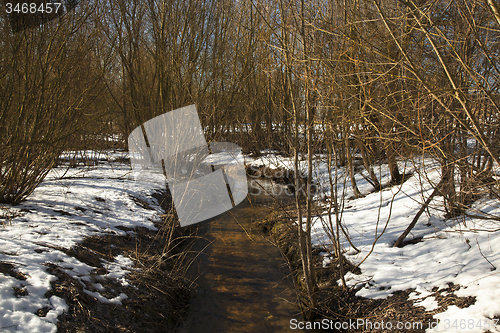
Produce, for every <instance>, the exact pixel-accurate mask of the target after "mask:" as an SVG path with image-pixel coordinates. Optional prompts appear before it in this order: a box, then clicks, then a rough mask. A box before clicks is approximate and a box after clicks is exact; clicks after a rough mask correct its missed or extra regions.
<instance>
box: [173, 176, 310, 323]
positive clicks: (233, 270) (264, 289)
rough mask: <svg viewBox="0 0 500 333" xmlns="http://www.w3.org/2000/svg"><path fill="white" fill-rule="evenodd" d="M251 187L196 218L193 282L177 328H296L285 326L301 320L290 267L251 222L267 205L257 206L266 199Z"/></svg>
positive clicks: (262, 214)
mask: <svg viewBox="0 0 500 333" xmlns="http://www.w3.org/2000/svg"><path fill="white" fill-rule="evenodd" d="M267 185H269V184H267ZM256 188H257V187H254V188H253V191H254V193H253V195H250V196H249V198H250V201H249V200H245V201H244V202H242V203H241V204H240V205H238V206H237V207H236V208H235V209H233V210H231V211H229V212H226V213H224V214H222V215H220V216H218V217H217V218H215V219H214V220H213V221H211V222H202V223H200V231H201V232H200V234H199V236H201V237H202V238H200V239H199V240H198V241H196V242H195V244H194V248H192V251H193V253H199V255H198V256H197V258H196V260H195V261H194V262H193V264H192V265H191V267H190V269H189V277H190V278H191V279H192V280H194V281H195V283H196V285H197V287H196V288H195V290H194V292H193V295H192V297H191V306H190V309H189V313H188V316H187V318H186V320H185V322H184V326H183V328H182V329H181V332H182V333H198V332H199V333H205V332H206V333H211V332H214V333H215V332H217V333H220V332H300V330H292V329H291V328H290V320H291V319H293V318H295V319H297V320H301V316H300V310H299V308H298V306H297V305H296V301H297V296H296V294H295V291H294V288H293V282H292V280H291V277H290V270H289V268H288V267H287V265H286V264H285V261H284V259H283V258H282V256H281V254H280V251H279V249H278V248H277V247H275V246H274V245H273V244H272V243H271V239H270V237H268V236H266V235H264V234H263V233H262V231H261V230H260V229H259V228H258V227H257V226H256V225H254V224H253V222H254V221H256V220H259V219H263V218H264V217H265V216H266V215H267V214H268V213H269V212H270V210H271V208H266V207H262V206H259V205H260V204H262V203H265V202H267V203H268V204H269V203H270V202H271V201H270V198H269V197H267V196H263V195H258V196H256V195H255V194H256V193H255V192H256V191H257V192H259V191H258V190H256ZM250 190H252V186H251V188H250ZM292 199H293V198H290V197H285V198H282V200H284V201H287V200H288V201H290V200H292Z"/></svg>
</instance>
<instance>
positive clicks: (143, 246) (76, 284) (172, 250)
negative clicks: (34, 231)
mask: <svg viewBox="0 0 500 333" xmlns="http://www.w3.org/2000/svg"><path fill="white" fill-rule="evenodd" d="M155 198H156V199H158V201H159V202H163V205H162V206H163V208H164V209H166V211H168V208H169V207H171V202H170V200H169V198H168V196H166V194H165V193H157V195H156V196H155ZM137 203H138V204H145V205H146V203H141V202H140V200H139V199H137ZM176 223H177V222H176V221H175V218H174V216H173V215H172V214H171V213H167V214H165V216H164V219H163V222H162V223H158V224H155V226H156V227H157V228H158V230H157V231H155V230H150V229H147V228H135V229H127V228H122V229H123V230H124V231H127V232H128V235H127V236H115V235H105V236H94V237H89V238H86V239H84V240H83V241H82V242H81V243H79V244H78V245H77V246H75V247H73V248H71V249H60V250H63V251H64V252H65V253H67V254H68V255H70V256H72V257H75V258H76V259H78V260H79V261H81V262H84V263H86V264H88V265H90V266H92V267H95V269H94V270H93V272H92V273H91V280H90V281H89V282H88V283H86V284H87V285H86V286H85V289H87V290H90V291H94V289H95V287H94V285H95V284H96V283H97V282H98V283H100V284H101V285H102V286H103V287H104V288H105V289H106V290H107V291H106V293H104V294H103V296H105V297H107V298H113V297H116V296H118V295H120V294H121V293H124V294H126V295H127V296H128V298H126V299H124V300H122V304H121V305H120V304H110V303H103V302H100V301H99V300H98V299H96V298H95V297H93V296H92V295H90V294H88V293H87V292H85V290H84V286H83V285H82V283H81V282H80V281H79V280H76V279H74V278H72V277H71V276H70V275H68V274H67V273H66V272H65V271H64V269H62V268H61V267H59V266H58V265H57V264H53V263H50V264H47V267H48V268H47V270H48V271H49V272H50V273H51V274H53V275H55V276H57V277H58V279H57V280H55V281H53V282H52V290H51V291H50V292H49V293H50V295H46V296H47V297H50V296H52V295H56V296H59V297H61V298H63V299H64V300H65V302H66V304H67V305H68V310H67V311H66V312H65V313H64V314H63V315H61V316H59V317H58V320H59V322H58V324H57V331H58V332H175V330H176V329H177V328H178V326H179V322H180V320H181V319H182V318H183V317H184V316H185V313H186V311H187V307H188V303H189V285H188V281H187V280H186V279H185V278H184V276H183V275H184V268H185V264H186V262H185V261H184V258H183V256H182V252H180V251H179V250H178V248H179V247H178V245H179V242H180V241H181V240H182V239H183V236H184V235H182V234H179V228H176V227H175V226H176ZM186 232H188V231H187V230H186ZM119 254H121V255H123V256H125V257H129V258H130V259H132V260H133V261H134V264H135V268H137V270H134V271H131V272H130V273H129V274H128V275H127V276H126V279H127V281H128V282H129V285H128V286H124V285H122V283H120V282H118V281H116V279H115V278H112V277H110V276H108V275H107V274H108V271H107V268H106V265H105V264H103V260H105V261H110V260H111V261H112V260H113V258H114V257H116V256H117V255H119ZM101 293H103V292H102V291H101ZM45 314H46V313H44V312H43V311H41V312H40V313H38V315H39V316H44V315H45Z"/></svg>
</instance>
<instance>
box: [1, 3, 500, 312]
mask: <svg viewBox="0 0 500 333" xmlns="http://www.w3.org/2000/svg"><path fill="white" fill-rule="evenodd" d="M0 24H1V29H2V30H1V33H2V39H1V41H0V43H1V46H2V47H1V49H0V129H1V130H0V201H1V202H11V203H15V202H19V201H20V200H22V199H23V198H25V197H26V196H27V195H29V193H31V191H32V190H33V189H34V187H35V186H36V185H37V184H38V183H39V182H40V181H41V180H42V179H43V177H44V176H45V175H46V173H47V172H48V170H49V169H50V168H51V167H52V166H53V165H54V163H55V161H56V159H57V156H58V155H59V154H60V153H61V151H63V150H64V149H69V148H75V145H78V144H88V142H89V141H90V142H94V143H95V141H99V140H100V138H102V136H103V135H119V136H121V137H122V138H126V137H127V136H128V134H129V133H130V131H131V130H132V129H133V128H135V127H136V126H138V124H140V123H142V122H144V121H146V120H148V119H151V118H152V117H154V116H157V115H160V114H162V113H165V112H168V111H170V110H173V109H175V108H178V107H181V106H185V105H188V104H192V103H195V104H196V105H197V108H198V110H199V112H200V117H201V120H202V124H203V125H204V126H205V131H206V134H207V137H208V139H209V140H215V139H217V140H219V141H220V140H224V139H225V140H227V141H231V142H235V143H238V144H240V145H241V146H243V147H244V148H245V149H246V150H247V151H248V152H253V153H255V154H258V153H259V152H260V151H261V149H266V148H271V149H276V150H279V151H281V152H283V153H285V154H288V155H289V156H295V159H296V166H297V165H298V160H299V159H300V158H302V157H303V156H308V157H309V161H308V162H309V171H311V170H312V154H313V153H324V154H326V156H327V160H328V161H329V162H330V164H333V167H335V166H337V165H342V166H346V167H347V170H349V175H350V182H351V185H352V187H353V192H354V194H355V195H356V196H359V195H361V193H360V192H359V190H358V189H357V186H356V181H355V177H354V174H355V172H356V167H357V165H355V163H354V158H353V155H354V154H359V156H360V158H361V159H360V160H361V164H362V166H363V167H364V168H365V169H366V171H367V172H368V178H367V179H368V180H369V182H370V183H371V184H372V185H373V187H374V189H376V190H379V189H381V187H382V185H383V184H381V180H380V179H379V178H378V176H377V175H376V174H375V172H374V171H373V165H374V164H375V163H381V162H386V163H388V165H389V168H390V173H391V182H392V183H394V184H397V183H400V182H401V181H402V180H403V178H404V174H403V171H402V170H400V168H399V167H398V163H397V162H398V159H406V158H408V157H409V156H415V155H418V156H427V157H433V158H434V159H435V160H436V161H438V162H439V164H440V168H441V175H440V176H441V179H440V181H439V182H438V183H436V184H434V187H435V189H436V191H435V192H434V193H433V196H434V195H442V196H443V197H444V207H443V209H444V210H445V211H446V214H447V215H448V216H449V217H455V216H458V215H460V214H463V213H464V212H465V210H466V209H467V208H468V207H469V206H470V205H471V203H472V202H474V200H476V199H477V198H478V197H479V196H481V195H483V194H485V193H488V194H489V195H490V196H492V197H496V198H500V197H499V187H498V186H499V183H498V177H497V175H496V174H495V173H494V166H495V164H496V165H498V164H499V153H500V152H499V148H500V146H499V145H498V142H499V141H500V132H499V107H500V99H499V97H500V93H499V89H500V86H499V83H500V81H499V80H498V77H499V74H500V55H499V52H500V51H499V50H500V48H499V40H500V39H499V37H500V36H499V35H500V6H499V4H498V2H497V1H496V0H448V1H441V0H408V1H405V0H399V1H387V0H365V1H363V0H330V1H326V0H312V1H305V0H273V1H271V0H244V1H241V0H238V1H211V0H186V1H159V0H129V1H120V0H107V1H102V0H96V1H91V2H88V3H86V2H83V1H82V2H81V3H80V5H79V6H78V8H77V10H76V11H74V12H72V13H70V14H68V15H66V16H64V17H63V18H62V19H58V20H56V21H53V22H49V23H47V24H45V25H43V26H41V27H35V28H32V29H29V30H26V31H23V32H18V33H13V32H12V31H11V30H10V27H9V25H8V20H7V18H6V14H5V13H4V11H2V17H1V19H0ZM296 171H297V172H296V175H297V176H298V175H299V172H298V167H297V170H296ZM311 177H312V172H309V174H308V179H307V184H308V186H309V188H310V187H311V181H312V179H311ZM298 181H299V178H297V182H298ZM298 185H299V184H298V183H297V186H298ZM332 186H333V180H332ZM308 193H309V192H308ZM308 196H309V199H310V194H308ZM334 201H335V203H334V205H333V206H332V209H334V210H335V212H338V209H339V207H338V203H337V198H336V197H335V200H334ZM307 202H309V203H310V200H308V201H307ZM297 204H298V207H297V208H298V211H299V216H302V214H303V213H302V210H301V207H300V205H299V201H297ZM304 214H305V217H306V220H307V223H306V229H305V232H304V233H303V234H302V233H301V234H300V235H299V236H300V237H299V240H300V242H301V249H302V251H303V253H304V256H303V264H304V267H310V268H311V267H312V259H311V239H310V230H309V228H310V226H311V207H310V206H309V204H308V206H307V207H306V208H305V211H304ZM336 215H338V214H336ZM339 222H340V221H337V232H338V230H339V228H338V223H339ZM299 229H300V228H299ZM300 230H301V229H300ZM306 285H307V288H308V290H309V291H310V292H311V295H312V289H313V286H314V272H313V270H312V268H311V269H309V274H306ZM311 301H312V302H313V303H314V300H311Z"/></svg>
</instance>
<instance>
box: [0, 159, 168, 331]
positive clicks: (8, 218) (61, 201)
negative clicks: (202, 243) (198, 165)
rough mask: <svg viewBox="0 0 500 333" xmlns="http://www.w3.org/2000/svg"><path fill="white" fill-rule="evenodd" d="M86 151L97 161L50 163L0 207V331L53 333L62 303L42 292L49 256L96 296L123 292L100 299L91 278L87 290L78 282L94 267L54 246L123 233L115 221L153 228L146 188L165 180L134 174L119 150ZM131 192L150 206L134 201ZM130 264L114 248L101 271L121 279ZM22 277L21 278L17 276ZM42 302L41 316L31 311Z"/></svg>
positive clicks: (154, 215)
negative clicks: (21, 197)
mask: <svg viewBox="0 0 500 333" xmlns="http://www.w3.org/2000/svg"><path fill="white" fill-rule="evenodd" d="M66 157H68V156H66ZM84 157H85V156H84ZM87 157H88V158H89V159H91V160H93V161H94V162H95V163H90V164H96V163H97V165H95V166H92V167H87V166H78V167H76V168H69V169H68V168H65V167H63V166H61V167H58V168H56V169H53V170H52V171H51V172H50V174H49V175H48V176H47V178H46V179H45V180H44V181H43V183H42V184H40V186H39V187H38V188H37V189H36V190H35V192H34V193H33V194H32V195H30V196H29V197H28V199H27V200H26V201H24V202H22V203H21V204H19V205H17V206H9V205H2V206H0V207H1V208H0V217H1V218H0V265H3V266H2V267H4V268H10V269H9V271H10V273H11V274H0V331H1V332H29V333H34V332H56V330H57V329H56V323H57V316H59V315H60V314H62V313H63V311H66V310H67V305H66V303H65V301H64V300H63V299H62V298H60V297H57V296H55V295H53V296H51V297H50V298H46V296H45V294H46V293H47V292H48V291H50V289H51V285H50V283H51V281H54V280H56V279H57V277H56V276H54V275H51V274H49V273H48V271H47V268H48V266H47V264H49V263H52V264H55V265H57V266H59V267H60V268H61V269H62V270H63V271H64V272H66V273H67V274H69V275H70V276H71V277H73V278H76V279H77V280H79V281H80V282H81V283H82V285H83V287H84V291H85V292H87V293H88V294H90V295H91V296H93V297H95V298H97V299H98V300H100V301H101V302H106V303H120V302H121V301H122V300H123V299H126V298H127V295H125V294H123V293H122V294H120V295H118V296H117V297H115V298H112V299H107V298H106V297H104V296H102V295H101V293H100V292H99V290H100V291H102V289H103V287H102V285H100V284H99V283H95V286H94V287H95V289H94V290H98V291H91V290H88V289H87V285H86V284H85V283H84V282H87V283H89V282H90V281H91V280H90V273H91V271H92V270H94V269H95V267H91V266H89V265H87V264H85V263H83V262H81V261H79V260H77V259H76V258H74V257H71V256H69V255H67V254H66V253H65V252H63V251H61V250H59V249H69V248H71V247H72V246H74V245H76V244H77V243H78V242H80V241H82V240H83V239H84V238H85V237H89V236H96V235H97V236H98V235H103V234H114V235H125V234H126V233H127V232H125V231H123V230H122V229H120V228H119V227H127V228H134V227H146V228H150V229H155V227H154V224H153V221H158V220H159V219H160V216H159V212H161V208H160V207H159V206H158V204H157V203H156V202H155V200H154V199H153V198H152V197H151V193H152V192H153V191H154V190H156V189H164V188H165V180H164V178H163V176H162V175H157V174H147V175H146V174H142V177H141V180H136V179H135V177H134V176H133V174H132V173H131V170H130V165H127V164H124V163H121V162H119V161H121V160H123V157H125V156H122V155H121V154H111V155H108V156H99V154H96V153H91V154H90V155H88V154H87ZM78 158H79V159H81V158H82V156H78ZM113 159H114V160H116V161H114V162H108V160H113ZM133 197H135V198H140V199H141V200H142V201H144V202H146V203H148V204H149V205H150V207H152V208H154V209H146V208H142V207H140V206H139V205H138V204H136V202H134V200H133ZM128 232H129V233H133V231H128ZM132 266H133V262H132V260H131V259H130V258H127V257H124V256H122V255H118V256H116V257H115V258H114V260H113V261H111V262H107V263H106V268H107V271H108V273H107V275H106V277H107V278H116V279H117V281H119V282H121V283H122V284H123V285H126V284H127V280H126V273H127V270H129V269H133V267H132ZM12 275H13V276H12ZM14 276H16V277H17V278H16V277H14ZM23 276H24V278H25V279H24V280H23V279H22V278H21V279H19V277H23ZM16 295H17V296H16ZM42 308H45V309H49V311H48V313H47V314H46V316H45V317H40V316H38V315H37V314H36V312H37V311H38V310H40V309H42Z"/></svg>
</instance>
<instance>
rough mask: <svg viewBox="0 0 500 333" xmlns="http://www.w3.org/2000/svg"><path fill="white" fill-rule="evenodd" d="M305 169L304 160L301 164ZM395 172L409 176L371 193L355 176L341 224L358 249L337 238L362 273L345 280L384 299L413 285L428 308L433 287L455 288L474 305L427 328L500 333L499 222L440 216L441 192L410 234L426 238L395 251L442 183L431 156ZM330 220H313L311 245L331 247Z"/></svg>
mask: <svg viewBox="0 0 500 333" xmlns="http://www.w3.org/2000/svg"><path fill="white" fill-rule="evenodd" d="M251 163H252V165H255V166H259V165H266V166H270V167H273V168H276V167H280V166H283V167H288V168H292V166H293V164H292V160H290V159H286V158H281V157H278V156H276V155H273V154H268V155H265V156H263V157H261V158H258V159H255V160H253V161H252V162H251ZM304 167H305V165H304V164H302V165H301V168H302V169H304ZM314 170H315V173H314V179H315V181H316V182H317V183H318V184H320V188H321V191H320V194H318V195H317V199H321V197H322V194H324V195H326V196H329V194H330V193H329V191H330V189H329V187H328V186H327V184H329V181H328V172H327V169H326V164H325V163H324V162H320V161H319V160H318V162H316V165H315V169H314ZM400 170H404V172H405V173H413V176H412V177H411V178H409V179H408V180H407V181H406V182H405V183H403V185H401V186H394V187H388V188H386V189H384V190H383V191H380V192H375V193H370V192H371V190H372V186H371V185H370V184H369V183H368V182H367V181H366V180H365V179H364V178H363V177H362V176H360V175H359V174H358V175H356V179H357V183H358V187H359V189H360V191H361V193H362V194H365V196H364V197H362V198H359V199H352V200H348V201H346V202H345V210H344V213H343V215H342V223H343V224H344V226H345V227H346V228H347V230H348V233H349V235H350V238H351V240H352V243H353V245H354V246H356V247H357V249H359V250H360V252H359V253H356V251H355V250H354V249H353V248H351V246H350V244H349V243H348V242H347V240H346V239H345V237H343V238H342V242H343V247H344V248H345V251H346V252H345V254H346V258H347V259H348V260H349V261H351V262H352V263H353V264H355V265H356V264H358V263H360V262H362V263H361V264H360V266H359V268H360V269H361V272H362V273H361V275H355V274H352V273H348V274H347V275H346V280H347V283H348V284H349V285H351V286H354V285H356V286H362V288H361V289H360V290H359V291H358V292H357V295H358V296H363V297H368V298H386V297H388V296H390V295H391V294H392V293H394V292H395V291H398V290H406V289H410V288H413V289H415V292H413V293H412V294H411V295H410V299H413V301H414V304H415V305H420V306H424V307H425V308H426V311H431V310H433V309H435V308H436V307H437V305H438V303H437V301H436V300H435V298H434V296H432V295H431V294H432V289H433V288H434V287H437V288H439V289H445V288H447V287H448V283H453V284H456V285H460V286H461V287H460V290H458V291H456V292H455V295H456V296H458V297H466V296H473V297H476V302H475V303H474V304H473V305H471V306H469V307H467V308H463V309H460V308H458V307H457V306H454V305H452V306H449V307H448V308H447V310H446V311H444V312H441V313H438V314H436V315H434V319H439V320H440V323H439V325H436V326H434V328H433V329H428V330H427V332H485V331H487V330H488V329H489V330H490V332H500V322H499V323H497V320H495V319H493V317H494V316H499V315H500V287H499V286H500V272H499V271H498V270H496V268H500V222H498V221H491V220H484V219H471V218H462V219H445V218H444V217H443V216H444V213H443V212H442V211H441V210H440V209H439V207H440V206H441V205H440V200H442V197H436V198H435V199H434V200H433V201H432V203H431V205H430V207H429V209H428V211H427V212H426V213H424V214H423V215H422V216H421V217H420V219H419V221H418V223H417V225H416V226H415V228H414V229H413V230H412V231H411V233H410V234H409V235H408V236H407V240H411V239H414V238H419V237H423V239H422V240H423V241H422V242H418V243H416V244H412V245H406V246H404V247H403V248H394V247H393V244H394V242H395V241H396V240H397V238H398V237H399V236H400V235H401V233H402V232H403V231H404V230H405V229H406V227H407V226H408V225H409V224H410V222H411V221H412V219H413V217H414V216H415V215H416V213H417V211H418V210H419V209H420V207H421V205H422V203H423V202H424V201H425V200H426V199H427V197H428V196H429V195H430V193H431V192H432V190H431V186H430V182H433V183H437V182H438V181H439V173H438V169H437V165H436V164H435V163H434V162H433V161H432V160H429V159H425V160H417V161H415V162H413V163H401V164H400ZM424 170H425V171H426V172H425V173H423V171H424ZM344 171H345V170H339V171H338V175H339V176H340V178H341V181H339V185H338V186H339V188H338V193H339V194H342V192H343V191H344V193H345V198H349V197H351V196H352V190H351V187H350V182H349V181H348V178H347V179H346V180H345V182H344V179H345V178H343V177H344V176H345V175H344ZM363 172H365V171H363ZM375 173H376V174H377V175H378V176H379V179H381V180H382V184H386V183H387V182H388V181H389V178H390V175H389V171H388V168H387V166H386V165H382V166H380V167H376V168H375ZM344 184H345V186H344ZM320 202H321V200H320ZM474 208H475V210H474V214H476V215H480V213H478V211H482V212H485V213H488V214H491V215H494V216H496V217H500V204H499V202H498V200H492V199H488V198H483V199H482V200H479V201H478V202H476V203H475V206H474ZM333 221H335V218H334V217H333ZM328 223H329V219H328V215H327V211H326V209H325V213H324V214H323V215H321V216H319V217H316V218H315V219H314V225H313V242H314V245H315V246H318V247H321V248H323V249H325V250H326V251H331V250H332V247H331V241H330V239H329V238H328V236H327V235H328V234H327V232H325V228H328ZM375 240H376V241H375ZM324 255H325V256H324V264H325V265H327V264H329V263H330V262H331V258H330V257H329V255H328V254H327V253H324ZM485 258H487V260H486V259H485ZM488 261H489V262H488Z"/></svg>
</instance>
